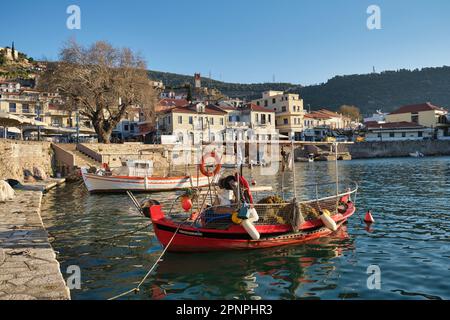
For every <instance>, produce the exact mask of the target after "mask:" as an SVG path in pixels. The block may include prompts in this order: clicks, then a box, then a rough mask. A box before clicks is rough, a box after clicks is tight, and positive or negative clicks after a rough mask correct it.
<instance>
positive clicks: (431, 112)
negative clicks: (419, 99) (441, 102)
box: [386, 102, 450, 139]
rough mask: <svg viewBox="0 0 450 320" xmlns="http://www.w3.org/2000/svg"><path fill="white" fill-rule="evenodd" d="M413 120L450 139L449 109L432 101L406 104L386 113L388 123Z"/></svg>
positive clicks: (437, 134)
mask: <svg viewBox="0 0 450 320" xmlns="http://www.w3.org/2000/svg"><path fill="white" fill-rule="evenodd" d="M395 122H412V123H415V124H418V125H420V126H423V127H426V128H430V129H431V130H432V131H433V132H434V134H433V136H436V137H437V138H439V139H450V130H449V128H450V118H449V114H448V111H447V110H446V109H444V108H442V107H439V106H436V105H433V104H432V103H430V102H426V103H421V104H414V105H406V106H402V107H400V108H398V109H397V110H395V111H393V112H391V113H389V114H388V115H386V123H395Z"/></svg>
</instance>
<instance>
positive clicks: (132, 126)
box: [130, 123, 134, 131]
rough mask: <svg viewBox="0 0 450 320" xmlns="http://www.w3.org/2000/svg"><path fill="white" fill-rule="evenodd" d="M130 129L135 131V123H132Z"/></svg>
mask: <svg viewBox="0 0 450 320" xmlns="http://www.w3.org/2000/svg"><path fill="white" fill-rule="evenodd" d="M130 131H134V123H132V124H130Z"/></svg>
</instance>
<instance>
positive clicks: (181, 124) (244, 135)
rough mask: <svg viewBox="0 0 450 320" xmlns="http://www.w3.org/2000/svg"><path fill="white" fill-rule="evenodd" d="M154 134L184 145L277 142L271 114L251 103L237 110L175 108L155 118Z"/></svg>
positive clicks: (225, 107) (201, 106) (193, 106)
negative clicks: (175, 140) (156, 133)
mask: <svg viewBox="0 0 450 320" xmlns="http://www.w3.org/2000/svg"><path fill="white" fill-rule="evenodd" d="M157 131H158V132H159V133H160V134H161V135H172V136H177V138H178V139H177V141H178V142H179V143H184V144H197V143H200V142H201V141H204V142H217V141H269V140H276V139H278V131H277V130H276V128H275V112H274V111H272V110H270V109H268V108H264V107H261V106H257V105H255V104H251V103H248V104H244V105H240V106H238V107H235V106H233V105H223V104H222V106H219V105H212V104H210V105H205V104H204V103H196V104H191V105H186V106H182V107H180V106H175V107H172V108H170V109H167V110H165V111H163V112H161V113H160V114H159V116H158V120H157Z"/></svg>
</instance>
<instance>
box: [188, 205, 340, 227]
mask: <svg viewBox="0 0 450 320" xmlns="http://www.w3.org/2000/svg"><path fill="white" fill-rule="evenodd" d="M339 198H340V197H331V198H328V199H321V200H317V201H309V202H299V203H297V204H295V203H293V202H292V203H286V202H282V203H257V204H255V205H254V208H255V209H256V212H257V213H258V216H259V220H258V221H257V222H255V223H254V224H255V225H293V224H295V221H296V218H297V216H296V212H297V211H296V206H297V205H298V208H299V210H300V213H301V215H302V217H303V220H304V221H310V220H315V219H318V218H319V215H320V212H322V211H323V210H328V211H329V212H330V214H331V215H335V214H336V213H338V212H342V210H343V209H344V208H341V207H340V206H341V205H340V203H339ZM344 210H345V209H344ZM238 211H239V208H238V207H237V206H234V207H233V206H216V207H209V208H207V209H206V210H204V211H203V212H202V214H201V215H200V216H199V217H198V219H197V220H196V224H197V225H198V226H199V227H203V228H210V229H227V228H229V227H230V226H231V225H233V220H232V216H233V214H234V213H236V212H238Z"/></svg>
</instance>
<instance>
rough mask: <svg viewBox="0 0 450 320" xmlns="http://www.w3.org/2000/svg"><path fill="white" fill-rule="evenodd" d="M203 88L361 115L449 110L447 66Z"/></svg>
mask: <svg viewBox="0 0 450 320" xmlns="http://www.w3.org/2000/svg"><path fill="white" fill-rule="evenodd" d="M149 76H150V78H152V79H155V80H162V81H163V82H164V84H165V85H167V86H171V87H176V86H180V85H182V84H184V83H191V84H193V83H194V79H193V76H186V75H180V74H174V73H167V72H158V71H149ZM202 84H203V85H204V86H208V87H209V86H210V87H213V88H216V89H218V90H220V91H221V92H222V93H223V94H225V95H227V96H229V97H235V98H241V99H247V100H251V99H255V98H258V97H260V96H261V93H262V92H263V91H267V90H280V91H287V92H292V93H299V94H300V95H301V96H302V98H303V99H304V103H305V108H307V106H308V105H310V107H311V109H318V108H328V109H331V110H337V109H338V108H339V107H340V106H341V105H344V104H347V105H355V106H357V107H358V108H360V109H361V112H362V113H363V114H371V113H373V112H375V111H376V110H377V109H382V110H383V111H386V112H389V111H392V110H394V109H396V108H398V107H400V106H402V105H407V104H415V103H421V102H427V101H429V102H432V103H433V104H435V105H438V106H442V107H447V108H448V107H450V67H449V66H443V67H435V68H423V69H415V70H406V69H402V70H398V71H384V72H381V73H372V74H361V75H346V76H336V77H334V78H332V79H330V80H328V81H327V82H326V83H323V84H318V85H312V86H304V87H303V86H301V85H298V84H291V83H257V84H239V83H227V82H221V81H217V80H209V79H205V78H204V79H203V80H202Z"/></svg>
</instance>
